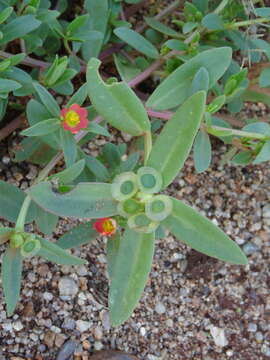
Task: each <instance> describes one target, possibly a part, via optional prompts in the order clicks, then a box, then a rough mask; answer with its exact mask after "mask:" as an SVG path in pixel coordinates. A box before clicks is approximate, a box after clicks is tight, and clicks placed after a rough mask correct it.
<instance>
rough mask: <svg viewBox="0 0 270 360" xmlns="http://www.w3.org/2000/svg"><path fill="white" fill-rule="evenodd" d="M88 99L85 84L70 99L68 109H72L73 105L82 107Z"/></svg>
mask: <svg viewBox="0 0 270 360" xmlns="http://www.w3.org/2000/svg"><path fill="white" fill-rule="evenodd" d="M86 97H87V84H83V85H82V86H81V87H80V88H79V89H78V90H77V91H76V92H75V93H74V94H73V95H72V96H71V98H70V99H69V101H68V103H67V105H66V107H67V108H68V107H70V106H71V105H73V104H78V105H80V106H81V105H82V104H83V103H84V101H85V99H86Z"/></svg>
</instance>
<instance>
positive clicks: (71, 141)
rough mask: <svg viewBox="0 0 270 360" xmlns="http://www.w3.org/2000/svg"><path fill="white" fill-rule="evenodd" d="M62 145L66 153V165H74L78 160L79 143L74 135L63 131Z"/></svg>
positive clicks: (61, 133)
mask: <svg viewBox="0 0 270 360" xmlns="http://www.w3.org/2000/svg"><path fill="white" fill-rule="evenodd" d="M60 143H61V148H62V150H63V153H64V158H65V163H66V165H67V167H70V166H71V165H73V164H74V163H75V161H76V158H77V143H76V140H75V137H74V135H73V134H72V133H71V132H69V131H68V130H64V129H61V131H60Z"/></svg>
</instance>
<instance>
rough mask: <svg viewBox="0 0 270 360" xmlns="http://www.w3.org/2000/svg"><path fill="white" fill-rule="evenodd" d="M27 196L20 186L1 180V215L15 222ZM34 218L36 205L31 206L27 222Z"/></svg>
mask: <svg viewBox="0 0 270 360" xmlns="http://www.w3.org/2000/svg"><path fill="white" fill-rule="evenodd" d="M25 196H26V195H25V193H24V192H23V191H22V190H20V189H19V188H18V187H16V186H14V185H12V184H9V183H7V182H4V181H2V180H0V217H2V218H4V219H6V220H8V221H11V222H14V223H15V222H16V220H17V217H18V215H19V212H20V209H21V206H22V203H23V201H24V199H25ZM34 218H35V207H33V206H31V207H30V209H29V211H28V213H27V217H26V222H27V223H29V222H32V221H33V219H34Z"/></svg>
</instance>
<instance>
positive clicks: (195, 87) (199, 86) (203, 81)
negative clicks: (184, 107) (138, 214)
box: [191, 67, 209, 95]
mask: <svg viewBox="0 0 270 360" xmlns="http://www.w3.org/2000/svg"><path fill="white" fill-rule="evenodd" d="M208 88H209V74H208V71H207V70H206V68H205V67H201V68H200V69H199V70H198V71H197V72H196V74H195V76H194V78H193V80H192V83H191V95H192V94H195V93H196V92H198V91H200V90H204V91H206V92H207V91H208Z"/></svg>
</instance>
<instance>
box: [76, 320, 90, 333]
mask: <svg viewBox="0 0 270 360" xmlns="http://www.w3.org/2000/svg"><path fill="white" fill-rule="evenodd" d="M91 325H92V323H90V322H89V321H84V320H77V321H76V329H77V330H79V331H80V332H85V331H87V330H89V329H90V327H91Z"/></svg>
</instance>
